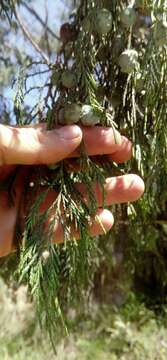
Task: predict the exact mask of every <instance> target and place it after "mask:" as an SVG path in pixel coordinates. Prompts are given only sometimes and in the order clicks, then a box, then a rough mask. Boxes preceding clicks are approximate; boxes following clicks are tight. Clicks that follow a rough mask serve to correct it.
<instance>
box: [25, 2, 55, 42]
mask: <svg viewBox="0 0 167 360" xmlns="http://www.w3.org/2000/svg"><path fill="white" fill-rule="evenodd" d="M22 5H23V6H24V7H25V8H26V9H27V10H28V11H29V12H30V13H31V14H32V15H34V16H35V18H36V19H37V20H38V21H39V22H40V24H41V25H42V26H44V27H45V28H46V30H47V31H48V33H49V34H50V35H52V36H53V37H54V38H56V39H57V40H60V38H59V37H58V36H57V35H56V34H55V33H54V32H53V31H52V29H50V27H49V26H48V25H46V23H45V21H44V20H42V19H41V17H40V16H39V15H38V14H37V13H36V11H35V10H34V9H33V8H31V7H30V6H29V5H28V4H26V3H24V2H22Z"/></svg>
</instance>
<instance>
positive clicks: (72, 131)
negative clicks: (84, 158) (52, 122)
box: [54, 125, 82, 140]
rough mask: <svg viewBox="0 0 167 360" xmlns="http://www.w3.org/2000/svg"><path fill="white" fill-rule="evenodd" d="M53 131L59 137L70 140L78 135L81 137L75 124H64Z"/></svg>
mask: <svg viewBox="0 0 167 360" xmlns="http://www.w3.org/2000/svg"><path fill="white" fill-rule="evenodd" d="M54 131H55V132H56V134H57V135H58V136H59V137H61V138H62V139H65V140H72V139H75V138H78V137H80V138H81V137H82V132H81V129H80V128H79V126H77V125H65V126H63V127H61V128H60V129H56V130H54Z"/></svg>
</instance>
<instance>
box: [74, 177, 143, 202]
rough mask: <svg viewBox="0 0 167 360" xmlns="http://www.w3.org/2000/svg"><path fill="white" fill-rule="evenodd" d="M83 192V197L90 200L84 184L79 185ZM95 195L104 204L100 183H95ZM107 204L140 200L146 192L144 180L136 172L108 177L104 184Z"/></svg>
mask: <svg viewBox="0 0 167 360" xmlns="http://www.w3.org/2000/svg"><path fill="white" fill-rule="evenodd" d="M77 187H78V189H79V190H80V191H81V193H82V194H83V199H84V200H85V201H86V202H88V197H87V194H86V192H84V186H83V185H82V184H78V185H77ZM94 192H95V197H96V200H97V204H98V206H102V204H103V192H102V190H101V188H100V186H99V184H95V185H94ZM104 192H105V205H107V206H109V205H113V204H121V203H127V202H133V201H136V200H138V199H139V198H140V197H141V196H142V194H143V192H144V182H143V180H142V179H141V178H140V177H139V176H138V175H135V174H127V175H122V176H116V177H110V178H107V179H106V181H105V184H104Z"/></svg>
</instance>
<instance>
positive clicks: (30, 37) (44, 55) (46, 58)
mask: <svg viewBox="0 0 167 360" xmlns="http://www.w3.org/2000/svg"><path fill="white" fill-rule="evenodd" d="M13 6H14V15H15V17H16V19H17V21H18V24H19V25H20V28H21V30H22V32H23V34H24V35H25V37H26V38H27V39H28V40H29V42H30V43H31V45H32V46H33V47H34V49H35V50H36V51H37V52H38V53H39V54H40V55H41V57H42V58H43V60H44V61H45V63H46V64H47V65H50V61H49V58H48V57H47V55H46V54H45V53H44V52H43V50H42V49H41V48H40V47H39V45H38V44H37V43H36V42H35V40H34V39H33V38H32V36H31V34H30V32H29V31H28V29H27V28H26V27H25V25H24V23H23V21H22V19H21V18H20V15H19V13H18V11H17V9H16V6H15V4H14V2H13Z"/></svg>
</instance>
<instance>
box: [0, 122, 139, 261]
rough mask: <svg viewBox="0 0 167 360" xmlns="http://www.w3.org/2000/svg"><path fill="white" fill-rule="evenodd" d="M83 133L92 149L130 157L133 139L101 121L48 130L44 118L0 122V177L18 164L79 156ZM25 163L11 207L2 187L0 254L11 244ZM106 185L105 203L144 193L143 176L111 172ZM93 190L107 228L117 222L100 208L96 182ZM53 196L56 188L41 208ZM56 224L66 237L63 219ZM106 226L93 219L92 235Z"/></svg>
mask: <svg viewBox="0 0 167 360" xmlns="http://www.w3.org/2000/svg"><path fill="white" fill-rule="evenodd" d="M82 138H83V139H84V143H85V147H86V151H87V153H88V154H89V155H92V156H93V155H102V154H103V155H104V154H105V155H107V156H108V157H109V159H110V160H111V161H112V160H113V161H115V162H117V163H121V162H124V161H127V160H128V159H130V157H131V148H132V145H131V142H130V141H129V140H128V139H127V138H125V137H123V136H122V137H121V138H120V143H119V144H115V140H114V134H113V130H112V128H104V127H98V126H97V127H93V128H86V127H85V128H84V127H83V128H82V129H80V127H78V126H77V125H72V126H65V127H59V128H56V129H55V130H50V131H48V130H46V124H42V125H37V126H34V127H22V128H19V127H10V126H4V125H0V181H5V179H6V178H7V176H8V175H9V174H10V173H11V172H12V171H13V170H14V169H15V167H16V165H18V164H21V165H35V164H51V163H56V162H59V161H60V160H62V159H65V158H67V157H75V156H77V155H78V154H77V150H76V149H77V147H78V145H79V144H80V142H81V139H82ZM22 168H23V171H21V172H20V173H19V176H18V177H17V181H16V182H15V194H16V196H15V204H14V206H13V207H9V203H8V196H7V192H6V191H0V229H1V230H0V256H5V255H7V254H9V253H10V252H11V251H12V250H13V237H14V232H15V225H16V219H17V214H18V209H19V206H20V204H21V202H22V190H23V186H24V180H25V176H26V175H25V172H24V167H22ZM105 191H106V203H107V205H111V204H116V203H124V202H129V201H135V200H137V199H138V198H139V197H140V196H141V195H142V193H143V191H144V183H143V181H142V179H141V178H140V177H139V176H137V175H133V174H132V175H124V176H118V177H112V178H107V179H106V184H105ZM95 192H96V196H97V200H98V205H99V209H98V215H99V217H100V221H101V223H102V224H103V228H105V230H106V231H108V230H109V229H110V228H111V227H112V225H113V222H114V220H113V216H112V214H111V212H110V211H109V210H106V209H102V208H101V206H102V195H101V193H100V190H99V189H98V185H96V186H95ZM55 198H56V193H54V192H53V191H50V192H49V193H48V196H47V199H45V202H44V204H43V205H42V207H43V209H41V211H43V210H45V209H46V208H47V207H48V206H50V205H51V203H52V202H53V200H54V199H55ZM54 230H55V232H54V234H55V238H54V241H55V242H62V241H63V231H62V228H61V226H60V224H57V225H55V229H54ZM102 232H103V230H102V226H101V225H100V224H99V222H97V221H96V220H95V219H92V225H91V227H90V233H91V235H93V236H94V235H98V234H101V233H102ZM74 233H75V230H74ZM72 235H74V234H72ZM75 236H77V234H75ZM78 236H79V235H78Z"/></svg>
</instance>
